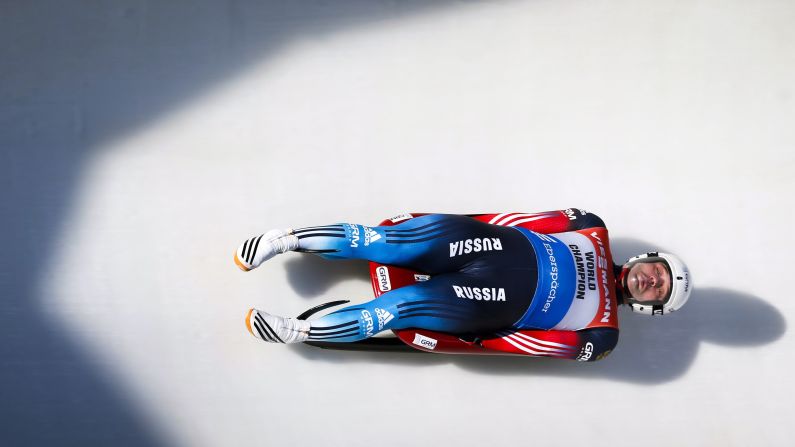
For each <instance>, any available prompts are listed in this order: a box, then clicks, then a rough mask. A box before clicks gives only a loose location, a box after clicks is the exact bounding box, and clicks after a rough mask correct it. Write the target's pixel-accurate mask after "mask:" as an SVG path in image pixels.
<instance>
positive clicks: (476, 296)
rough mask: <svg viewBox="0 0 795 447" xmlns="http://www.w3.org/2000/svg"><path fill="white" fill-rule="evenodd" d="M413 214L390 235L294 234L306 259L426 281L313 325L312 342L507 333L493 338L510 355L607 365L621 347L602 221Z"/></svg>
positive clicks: (553, 215) (349, 231) (568, 214)
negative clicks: (401, 272) (405, 272)
mask: <svg viewBox="0 0 795 447" xmlns="http://www.w3.org/2000/svg"><path fill="white" fill-rule="evenodd" d="M405 216H406V217H402V218H399V219H401V220H402V221H399V222H398V223H397V224H395V225H392V226H377V227H368V226H364V225H357V224H349V223H339V224H333V225H325V226H318V227H308V228H301V229H298V230H295V234H296V235H297V236H298V238H299V247H298V250H297V251H302V252H310V253H316V254H318V255H320V256H322V257H324V258H329V259H367V260H370V261H372V262H375V263H379V264H384V265H391V266H401V267H406V268H409V269H411V270H414V271H417V272H421V273H422V275H419V276H422V277H423V278H428V279H427V280H424V281H420V282H417V283H415V284H412V285H408V286H405V287H401V288H398V289H395V290H390V291H387V292H386V293H384V294H382V295H381V296H380V297H379V298H378V299H376V300H372V301H370V302H367V303H364V304H358V305H354V306H350V307H346V308H343V309H341V310H338V311H336V312H333V313H330V314H328V315H325V316H323V317H321V318H318V319H315V320H311V330H310V334H309V340H310V341H326V342H350V341H358V340H362V339H364V338H367V337H370V336H372V335H374V334H376V333H378V332H380V331H383V330H387V329H393V330H401V329H406V328H417V329H421V330H422V329H424V330H429V331H436V332H439V333H446V334H456V335H459V336H464V337H466V336H470V337H473V338H474V337H480V336H482V335H483V334H500V336H499V337H496V338H495V337H492V338H491V339H490V340H489V342H490V343H492V345H495V344H499V343H502V344H503V345H504V346H500V347H499V349H500V350H503V351H511V350H513V351H515V352H516V353H521V354H530V355H546V356H553V357H561V358H572V359H578V360H597V359H600V358H602V357H604V356H605V355H606V354H608V353H609V352H610V351H611V350H612V349H613V347H614V346H615V344H616V342H617V340H618V324H617V319H616V315H615V314H616V305H617V294H616V288H615V279H614V266H613V263H612V256H611V255H610V251H609V245H608V240H607V230H606V228H605V226H604V223H603V221H602V220H601V219H600V218H599V217H598V216H596V215H594V214H591V213H588V212H586V211H582V210H579V209H574V208H570V209H567V210H564V211H551V212H545V213H530V214H527V213H521V214H520V213H510V214H499V215H471V216H461V215H444V214H428V215H420V216H419V217H414V216H412V215H405ZM528 227H529V228H532V229H529V228H528ZM434 341H435V340H434ZM417 344H419V343H417ZM495 346H496V345H495Z"/></svg>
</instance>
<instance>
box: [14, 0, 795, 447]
mask: <svg viewBox="0 0 795 447" xmlns="http://www.w3.org/2000/svg"><path fill="white" fill-rule="evenodd" d="M794 18H795V4H793V3H792V2H785V1H758V2H739V1H729V2H726V1H699V2H684V3H683V2H654V1H646V0H643V1H596V2H594V1H555V2H553V1H521V0H505V1H490V2H476V1H469V2H466V1H463V2H462V1H438V2H425V1H398V2H395V1H364V0H362V1H352V0H342V1H333V2H320V1H293V2H274V1H264V2H257V1H229V2H208V1H200V2H187V1H178V2H165V3H163V2H149V1H120V2H114V3H113V4H96V3H85V2H77V3H65V2H51V1H44V2H11V3H7V4H5V5H4V6H2V7H0V42H2V44H0V60H2V61H3V63H2V67H3V68H2V69H1V70H0V144H1V145H2V156H3V158H2V162H0V179H2V184H3V188H2V189H3V200H2V201H0V203H2V205H1V206H2V216H3V217H2V219H0V222H2V223H0V228H1V229H2V234H3V256H2V261H0V285H1V287H2V297H3V306H2V311H0V327H2V336H3V342H2V343H0V362H2V363H0V364H1V365H2V368H0V420H2V421H3V422H2V424H0V439H3V444H4V445H9V446H22V445H45V443H49V445H81V446H82V445H111V444H112V445H117V446H142V445H147V446H150V445H151V446H224V445H242V444H245V445H266V446H277V445H279V446H292V445H324V446H346V447H356V446H369V445H373V444H377V445H379V446H403V445H433V446H446V445H455V446H457V447H470V446H472V447H475V446H478V447H480V446H484V445H493V444H495V443H499V444H501V445H526V444H528V443H531V444H537V445H545V446H554V445H561V446H564V445H566V446H568V445H587V446H611V447H614V446H637V445H644V446H670V445H684V446H704V445H712V446H726V445H736V446H745V445H752V444H753V445H780V446H783V445H790V442H791V439H792V437H793V435H795V433H793V431H794V430H793V428H792V424H791V422H790V419H791V417H790V416H789V415H790V411H789V409H790V406H791V402H792V401H793V400H795V391H794V390H795V388H793V387H792V386H791V384H792V381H791V378H790V375H791V374H790V371H791V370H792V368H793V360H792V352H793V348H795V346H793V344H794V343H793V336H792V335H791V331H790V330H789V328H788V326H789V324H788V319H789V316H790V315H792V312H793V310H795V301H793V299H792V296H791V295H792V294H791V292H790V291H789V283H790V282H791V281H790V280H791V278H792V272H791V270H792V260H791V257H792V253H793V251H795V243H794V241H793V233H792V229H791V223H792V222H793V206H792V194H793V189H794V186H795V181H794V180H793V175H792V173H793V169H794V168H795V163H793V161H794V156H793V151H792V148H793V146H795V134H794V131H793V129H795V128H794V127H793V126H792V122H793V116H795V114H793V112H794V110H793V101H794V99H793V95H794V94H795V83H794V82H793V80H794V79H795V59H793V57H792V43H793V40H794V39H795V28H793V27H792V26H791V24H792V22H793V19H794ZM569 206H576V207H582V208H585V209H588V210H592V211H595V212H596V213H598V214H599V215H600V216H601V217H602V218H603V219H604V220H605V222H606V223H607V225H608V227H609V228H610V231H611V235H612V237H613V246H614V252H615V253H616V254H617V255H618V257H620V258H626V257H628V256H629V255H632V254H635V253H636V252H639V251H642V250H646V249H655V248H659V249H663V250H668V251H671V252H673V253H677V254H679V255H680V256H681V257H682V258H683V259H685V260H686V261H687V262H688V263H689V265H690V267H691V269H692V272H693V277H694V282H695V285H696V289H695V292H694V295H693V297H692V298H691V302H690V303H689V304H688V305H687V307H685V309H684V310H683V311H682V312H681V313H679V314H675V315H671V316H669V317H666V318H662V319H651V318H646V317H643V316H637V315H631V314H629V313H628V312H626V311H624V312H621V313H620V315H619V319H620V321H621V327H622V333H621V334H622V335H621V339H620V341H619V345H618V348H617V349H616V351H615V352H614V353H613V354H612V355H610V356H609V357H608V358H607V359H606V360H604V361H601V362H598V363H595V364H579V363H576V362H566V361H555V360H544V359H540V360H539V359H529V358H489V357H450V356H408V355H397V354H367V353H343V352H325V351H320V350H316V349H313V348H310V347H307V346H296V347H288V346H283V345H269V344H266V343H263V342H259V341H258V340H255V339H254V338H253V337H251V336H250V335H249V334H248V333H247V331H246V329H245V325H244V322H243V319H244V316H245V314H246V310H247V309H248V308H249V307H252V306H253V307H258V308H261V309H264V310H267V311H269V312H273V313H277V314H281V315H297V314H298V313H300V312H302V311H303V310H305V309H306V308H308V307H311V306H313V305H316V304H319V303H321V302H325V301H330V300H333V299H352V300H360V299H367V298H369V297H370V296H371V291H370V286H369V282H368V279H367V276H366V268H365V264H363V263H329V262H326V261H322V260H320V259H317V258H314V257H312V256H308V255H304V256H302V255H298V254H287V255H284V256H280V257H278V258H275V259H274V260H272V261H270V262H269V263H268V265H266V266H265V267H263V268H261V269H259V270H256V271H254V272H250V273H242V272H240V271H239V270H238V269H237V268H236V267H235V265H234V264H233V262H232V253H233V250H234V249H235V247H236V246H237V245H238V244H239V243H240V242H242V241H243V240H245V239H246V238H247V237H250V236H252V235H254V234H260V233H262V232H264V231H266V230H268V229H271V228H284V227H291V226H306V225H319V224H326V223H333V222H339V221H352V222H359V223H372V224H376V223H377V222H379V221H380V220H381V219H383V218H385V217H388V216H391V215H394V214H397V213H400V212H404V211H426V212H427V211H437V212H447V213H467V212H495V211H496V212H500V211H542V210H551V209H559V208H566V207H569Z"/></svg>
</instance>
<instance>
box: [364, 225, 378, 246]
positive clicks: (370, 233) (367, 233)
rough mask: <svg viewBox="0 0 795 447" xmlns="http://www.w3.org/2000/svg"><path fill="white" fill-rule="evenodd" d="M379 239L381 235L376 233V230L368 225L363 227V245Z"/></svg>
mask: <svg viewBox="0 0 795 447" xmlns="http://www.w3.org/2000/svg"><path fill="white" fill-rule="evenodd" d="M379 239H381V235H380V234H378V232H377V231H375V230H373V229H372V228H370V227H364V246H365V247H366V246H368V245H370V243H371V242H375V241H377V240H379Z"/></svg>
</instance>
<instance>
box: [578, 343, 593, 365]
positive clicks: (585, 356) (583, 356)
mask: <svg viewBox="0 0 795 447" xmlns="http://www.w3.org/2000/svg"><path fill="white" fill-rule="evenodd" d="M592 355H593V343H591V342H588V343H586V344H585V346H583V347H582V349H580V355H578V356H577V360H578V361H580V362H587V361H588V360H590V359H591V356H592Z"/></svg>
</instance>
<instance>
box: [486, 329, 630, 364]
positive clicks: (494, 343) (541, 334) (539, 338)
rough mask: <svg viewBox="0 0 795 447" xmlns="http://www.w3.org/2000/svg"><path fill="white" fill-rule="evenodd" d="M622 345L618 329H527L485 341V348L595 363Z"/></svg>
mask: <svg viewBox="0 0 795 447" xmlns="http://www.w3.org/2000/svg"><path fill="white" fill-rule="evenodd" d="M616 343H618V329H615V328H610V327H596V328H590V329H583V330H579V331H554V330H552V331H543V330H525V331H521V332H514V333H511V334H508V335H504V336H502V337H500V338H492V339H488V340H483V341H482V345H483V347H485V348H491V349H499V350H501V351H508V352H513V353H516V354H523V355H531V356H539V357H557V358H564V359H571V360H579V361H581V362H594V361H596V360H601V359H602V358H604V357H606V356H607V355H608V354H610V352H611V351H612V350H613V348H615V346H616Z"/></svg>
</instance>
